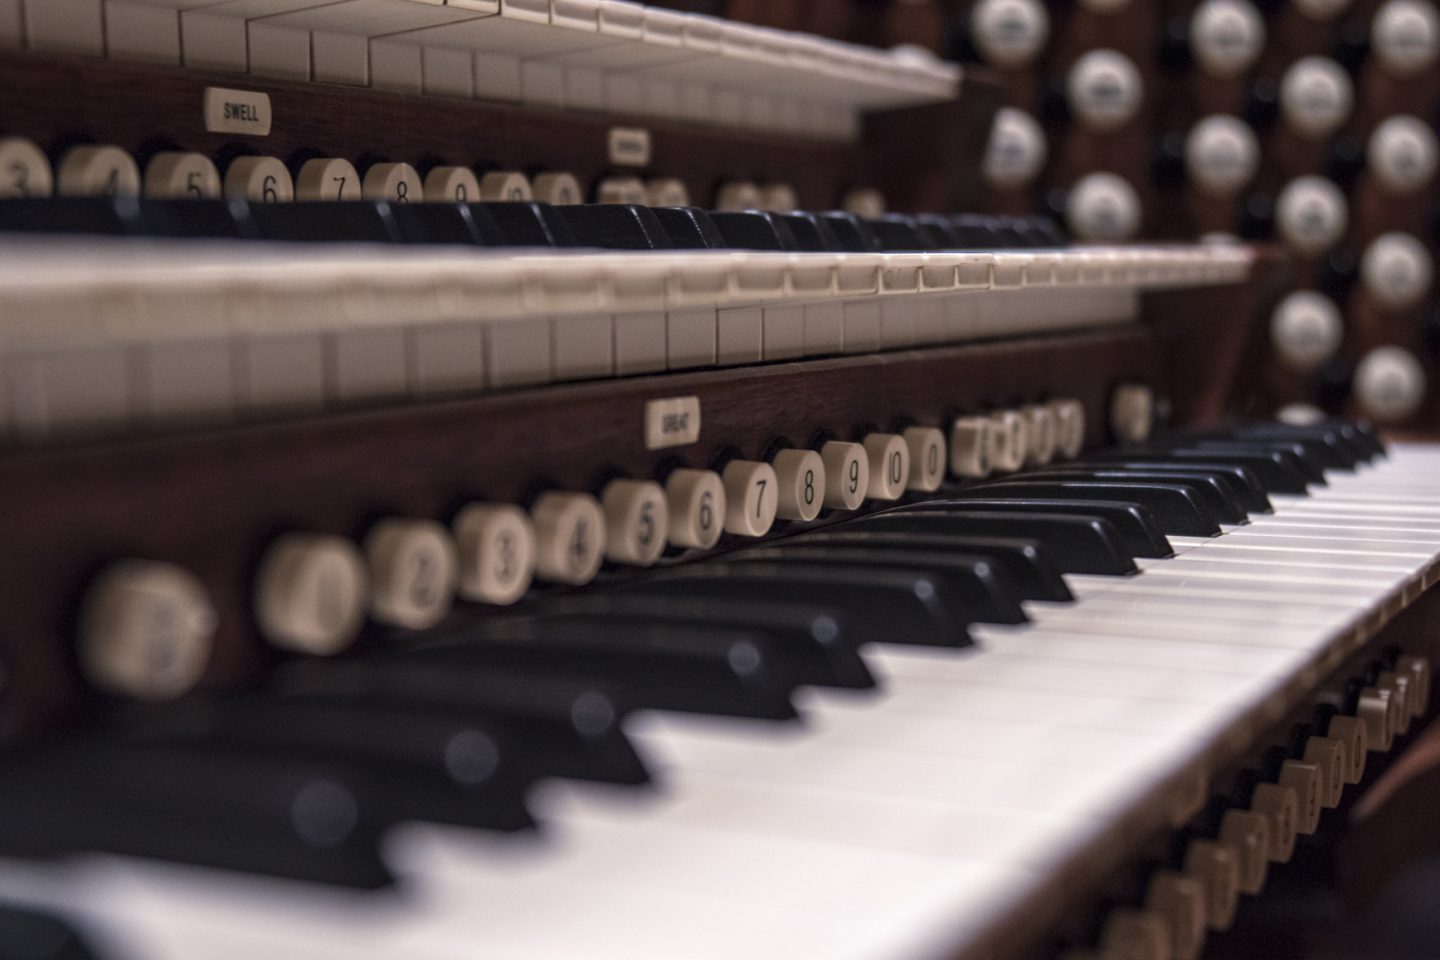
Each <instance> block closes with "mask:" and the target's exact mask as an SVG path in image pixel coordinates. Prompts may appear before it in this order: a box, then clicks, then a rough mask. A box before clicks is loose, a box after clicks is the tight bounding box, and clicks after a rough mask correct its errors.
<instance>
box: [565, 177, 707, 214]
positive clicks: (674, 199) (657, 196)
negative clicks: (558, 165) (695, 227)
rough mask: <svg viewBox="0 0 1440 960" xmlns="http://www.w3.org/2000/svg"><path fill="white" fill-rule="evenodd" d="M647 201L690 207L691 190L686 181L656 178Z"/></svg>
mask: <svg viewBox="0 0 1440 960" xmlns="http://www.w3.org/2000/svg"><path fill="white" fill-rule="evenodd" d="M537 186H538V182H537ZM645 200H646V202H647V203H648V204H649V205H650V206H652V207H688V206H690V190H689V188H687V187H686V186H685V181H684V180H680V179H677V178H675V177H655V178H654V179H652V180H650V181H648V182H647V183H646V184H645Z"/></svg>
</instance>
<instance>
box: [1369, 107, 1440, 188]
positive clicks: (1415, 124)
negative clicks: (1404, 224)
mask: <svg viewBox="0 0 1440 960" xmlns="http://www.w3.org/2000/svg"><path fill="white" fill-rule="evenodd" d="M1437 153H1440V147H1437V144H1436V138H1435V132H1434V131H1433V130H1431V129H1430V127H1429V126H1428V125H1426V124H1425V122H1424V121H1422V120H1420V119H1418V118H1416V117H1410V116H1398V117H1390V118H1389V119H1388V120H1386V121H1385V122H1383V123H1381V124H1380V125H1379V126H1377V127H1376V128H1375V132H1374V133H1372V134H1370V143H1369V146H1368V147H1367V149H1366V152H1365V156H1366V160H1367V163H1368V166H1369V168H1370V172H1371V173H1372V174H1374V176H1375V181H1376V182H1377V183H1379V184H1380V186H1381V187H1382V188H1383V189H1384V190H1385V191H1386V192H1388V193H1392V194H1406V193H1410V192H1412V191H1415V190H1418V189H1420V188H1421V187H1423V186H1425V184H1427V183H1429V182H1430V181H1431V180H1432V179H1434V177H1435V166H1436V155H1437Z"/></svg>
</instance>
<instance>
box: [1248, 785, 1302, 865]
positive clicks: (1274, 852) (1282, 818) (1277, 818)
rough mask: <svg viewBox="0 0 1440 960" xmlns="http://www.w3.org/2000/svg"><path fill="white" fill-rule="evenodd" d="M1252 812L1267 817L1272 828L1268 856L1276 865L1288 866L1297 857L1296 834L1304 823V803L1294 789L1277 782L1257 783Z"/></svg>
mask: <svg viewBox="0 0 1440 960" xmlns="http://www.w3.org/2000/svg"><path fill="white" fill-rule="evenodd" d="M1250 809H1251V810H1252V811H1254V812H1255V813H1258V814H1261V815H1262V816H1264V817H1265V819H1266V821H1267V822H1268V823H1269V825H1270V843H1269V846H1268V847H1267V850H1266V856H1268V857H1269V858H1270V859H1271V860H1272V861H1274V862H1275V863H1288V862H1289V861H1290V858H1291V857H1292V856H1294V855H1295V832H1296V830H1297V829H1298V827H1299V820H1300V802H1299V799H1298V798H1297V797H1296V796H1295V791H1294V789H1292V788H1290V787H1285V786H1281V785H1280V784H1277V783H1261V784H1257V785H1256V787H1255V790H1254V792H1253V793H1252V794H1251V795H1250Z"/></svg>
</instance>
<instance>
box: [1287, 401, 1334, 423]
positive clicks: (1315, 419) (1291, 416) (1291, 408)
mask: <svg viewBox="0 0 1440 960" xmlns="http://www.w3.org/2000/svg"><path fill="white" fill-rule="evenodd" d="M1275 419H1276V420H1279V421H1280V422H1281V423H1288V424H1291V425H1292V426H1297V427H1305V426H1313V425H1314V424H1317V423H1322V422H1324V420H1325V411H1324V410H1321V409H1320V408H1319V407H1317V406H1315V405H1314V404H1311V403H1287V404H1286V405H1285V406H1283V407H1281V408H1280V409H1279V410H1277V411H1275Z"/></svg>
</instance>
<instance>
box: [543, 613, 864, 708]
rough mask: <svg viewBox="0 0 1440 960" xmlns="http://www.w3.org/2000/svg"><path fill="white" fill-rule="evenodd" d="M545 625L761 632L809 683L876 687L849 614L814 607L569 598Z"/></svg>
mask: <svg viewBox="0 0 1440 960" xmlns="http://www.w3.org/2000/svg"><path fill="white" fill-rule="evenodd" d="M534 619H537V620H543V621H544V622H546V623H550V624H553V623H557V622H562V621H569V620H577V619H579V620H601V621H604V622H605V623H609V624H646V625H653V624H657V623H668V624H678V625H681V626H688V625H708V626H712V627H724V628H726V629H733V630H743V631H747V632H751V633H756V634H759V635H761V636H763V637H765V639H767V640H769V641H771V642H772V643H773V644H774V649H775V655H776V656H777V657H781V658H783V659H785V660H786V661H788V668H789V670H790V671H791V672H792V673H793V674H794V676H795V677H796V678H798V679H800V680H803V681H804V682H805V683H813V684H819V685H822V686H829V687H849V688H851V689H856V690H866V689H869V688H871V687H873V686H875V677H874V675H873V674H871V673H870V668H869V667H867V666H866V665H865V661H864V660H862V659H861V658H860V655H859V654H858V653H857V652H856V646H857V645H858V644H857V641H856V640H855V639H854V638H852V637H851V636H850V630H849V628H848V626H847V624H846V618H845V615H844V613H842V612H841V611H839V610H836V609H832V608H827V607H819V606H815V605H813V604H806V605H802V604H801V603H799V602H796V603H775V602H771V601H763V600H753V599H752V600H747V601H746V602H745V603H743V604H742V603H732V602H730V601H728V600H711V599H706V598H703V597H698V598H697V597H690V598H685V597H674V598H670V597H659V596H649V595H646V596H639V595H635V594H630V593H619V592H611V593H601V594H586V595H580V596H573V597H564V598H561V599H558V600H555V601H552V602H550V603H548V604H546V605H545V606H544V607H542V608H540V609H539V610H537V611H536V612H535V614H534Z"/></svg>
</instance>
